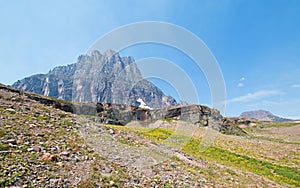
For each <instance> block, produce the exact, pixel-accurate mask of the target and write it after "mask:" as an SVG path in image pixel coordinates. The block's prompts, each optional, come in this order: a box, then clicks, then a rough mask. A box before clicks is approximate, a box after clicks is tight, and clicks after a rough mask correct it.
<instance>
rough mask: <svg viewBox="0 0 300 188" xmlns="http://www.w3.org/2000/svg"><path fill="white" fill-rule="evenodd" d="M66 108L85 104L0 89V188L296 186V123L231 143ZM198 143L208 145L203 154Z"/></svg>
mask: <svg viewBox="0 0 300 188" xmlns="http://www.w3.org/2000/svg"><path fill="white" fill-rule="evenodd" d="M70 105H72V106H75V108H77V109H78V108H79V107H80V109H82V107H84V109H89V108H88V106H89V105H90V104H81V103H73V104H72V103H70V102H67V101H62V100H57V99H54V98H50V97H45V96H39V95H37V94H33V93H29V92H24V91H20V90H17V89H13V88H10V87H6V86H4V85H0V116H1V117H0V119H1V123H0V157H1V160H0V186H1V187H3V186H9V185H14V186H21V187H22V186H23V187H55V186H56V187H299V186H300V175H299V174H300V171H299V166H300V161H299V155H300V153H299V151H300V147H299V144H300V140H299V138H300V135H299V128H300V126H299V125H298V124H293V123H289V124H287V123H275V124H269V125H265V124H259V125H258V124H257V126H254V127H249V128H245V129H244V131H245V132H247V134H241V135H240V136H234V135H225V134H220V133H218V132H216V131H215V130H212V129H207V128H206V127H204V126H199V125H198V124H197V123H196V124H194V123H192V122H188V121H183V120H184V119H180V118H181V117H179V118H178V117H177V116H174V118H165V119H160V120H159V119H158V120H156V121H153V122H152V123H150V124H147V125H148V126H142V125H143V124H142V123H141V122H142V121H131V122H130V123H128V124H127V125H126V126H118V125H110V124H107V122H104V123H102V122H101V121H99V118H100V116H98V115H97V116H96V115H95V114H94V115H88V114H80V113H79V114H78V113H77V114H74V108H69V106H70ZM111 109H112V108H111ZM175 109H177V108H175ZM96 110H97V109H96ZM176 111H177V110H175V111H173V113H175V112H176ZM70 112H73V113H70ZM77 112H78V111H77ZM84 112H89V110H84ZM102 112H105V111H102ZM146 114H147V113H146ZM102 115H103V114H102ZM190 117H192V116H190ZM224 125H226V126H227V127H231V125H230V124H224ZM190 130H193V132H192V134H189V133H188V132H189V131H190ZM207 135H210V136H209V137H207ZM202 138H210V139H214V140H212V142H211V145H209V146H210V147H204V149H203V147H202V146H203V143H207V142H205V141H204V140H203V139H202ZM201 148H202V149H201Z"/></svg>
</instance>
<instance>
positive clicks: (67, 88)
mask: <svg viewBox="0 0 300 188" xmlns="http://www.w3.org/2000/svg"><path fill="white" fill-rule="evenodd" d="M12 86H13V87H15V88H18V89H23V90H26V91H30V92H34V93H37V94H41V95H45V96H51V97H55V98H58V99H64V100H68V101H73V102H105V103H118V104H127V105H134V104H135V102H136V100H137V99H138V98H141V99H142V100H143V101H144V102H145V103H146V104H147V105H148V106H150V107H151V108H161V107H165V106H174V105H177V103H176V101H175V99H173V98H172V97H170V96H166V95H164V93H163V92H162V91H161V90H160V89H159V88H157V87H156V86H155V85H154V84H152V83H151V82H149V81H147V80H145V79H143V77H142V75H141V73H140V70H139V69H138V68H137V66H136V64H135V62H134V58H133V57H120V56H119V54H118V53H116V52H114V51H112V50H107V51H106V52H104V53H103V54H101V53H100V52H99V51H93V52H91V53H89V54H87V55H81V56H79V57H78V59H77V62H76V63H74V64H70V65H67V66H59V67H55V68H54V69H53V70H50V71H49V72H48V73H47V74H37V75H33V76H30V77H27V78H24V79H22V80H18V81H17V82H15V83H14V84H13V85H12Z"/></svg>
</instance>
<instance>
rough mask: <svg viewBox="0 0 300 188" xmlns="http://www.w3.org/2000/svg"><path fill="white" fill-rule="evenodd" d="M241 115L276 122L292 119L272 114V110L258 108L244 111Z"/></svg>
mask: <svg viewBox="0 0 300 188" xmlns="http://www.w3.org/2000/svg"><path fill="white" fill-rule="evenodd" d="M240 117H245V118H254V119H258V120H265V121H276V122H286V121H291V119H286V118H282V117H278V116H276V115H274V114H272V113H271V112H269V111H265V110H256V111H248V112H243V113H242V114H241V115H240Z"/></svg>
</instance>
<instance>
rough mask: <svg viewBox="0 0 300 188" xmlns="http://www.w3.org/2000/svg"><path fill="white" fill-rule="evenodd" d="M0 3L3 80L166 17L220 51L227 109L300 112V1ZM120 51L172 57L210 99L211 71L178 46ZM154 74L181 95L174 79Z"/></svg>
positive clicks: (0, 73)
mask: <svg viewBox="0 0 300 188" xmlns="http://www.w3.org/2000/svg"><path fill="white" fill-rule="evenodd" d="M0 5H1V6H0V23H1V25H0V44H1V45H0V57H1V60H0V62H1V69H0V82H1V83H4V84H12V83H13V82H14V81H16V80H18V79H22V78H24V77H26V76H29V75H32V74H36V73H47V72H48V71H49V70H50V69H51V68H53V67H55V66H57V65H65V64H69V63H72V62H74V61H76V59H77V57H78V55H80V54H83V53H85V52H86V51H87V49H88V48H89V47H90V46H91V45H92V44H93V43H94V42H95V41H96V40H97V39H98V38H99V37H101V36H103V35H104V34H105V33H107V32H110V31H111V30H113V29H115V28H117V27H120V26H122V25H125V24H130V23H134V22H141V21H163V22H169V23H173V24H176V25H179V26H181V27H184V28H186V29H187V30H189V31H191V32H193V33H194V34H196V35H197V36H198V37H199V38H200V39H202V40H203V42H204V43H205V44H206V45H207V46H208V48H209V49H210V50H211V52H212V53H213V54H214V56H215V58H216V59H217V61H218V63H219V65H220V67H221V70H222V72H223V76H224V79H225V83H226V90H227V110H226V114H227V115H230V116H232V115H239V114H240V113H241V112H243V111H246V110H255V109H265V110H270V111H271V112H273V113H275V114H278V115H281V116H285V117H293V118H300V98H299V96H300V1H299V0H264V1H261V0H215V1H214V0H207V1H200V0H195V1H191V0H190V1H175V0H169V1H163V0H150V1H145V0H143V1H138V0H137V1H131V0H127V1H121V0H119V1H111V0H107V1H100V0H95V1H92V0H85V1H83V0H82V1H80V0H68V1H60V0H57V1H54V0H52V1H39V0H36V1H33V0H27V1H25V0H24V1H22V0H18V1H17V0H15V1H14V0H12V1H1V2H0ZM121 54H122V55H126V56H129V55H132V56H134V57H135V59H136V60H138V59H140V58H145V57H162V58H165V59H169V60H170V61H172V62H174V63H176V64H177V65H179V66H180V67H182V69H184V70H186V71H189V73H188V75H189V76H190V77H191V79H192V80H193V82H194V84H195V86H196V87H197V91H198V93H200V97H199V98H200V99H199V100H200V102H201V103H203V104H208V105H209V104H210V103H211V97H210V91H209V86H208V84H207V82H206V80H205V76H204V75H203V74H202V73H201V71H196V70H194V71H193V69H192V68H186V67H188V66H187V65H188V64H189V63H190V61H191V60H190V59H188V58H187V57H186V56H185V55H183V54H182V53H180V52H178V51H176V50H175V49H171V48H169V47H167V46H160V45H153V44H144V45H143V44H141V45H137V46H133V47H130V48H128V49H126V50H124V51H122V52H121ZM185 66H186V67H185ZM152 81H154V82H155V83H156V84H157V85H158V86H160V87H162V89H163V90H164V91H165V92H166V93H168V94H171V95H176V94H174V90H172V89H170V88H169V87H167V84H165V83H160V82H158V81H157V80H152ZM175 97H178V96H175ZM185 100H187V101H188V99H185Z"/></svg>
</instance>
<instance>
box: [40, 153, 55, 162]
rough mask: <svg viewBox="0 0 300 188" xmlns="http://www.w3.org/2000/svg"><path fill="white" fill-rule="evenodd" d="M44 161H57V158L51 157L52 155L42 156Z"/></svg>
mask: <svg viewBox="0 0 300 188" xmlns="http://www.w3.org/2000/svg"><path fill="white" fill-rule="evenodd" d="M42 160H44V161H56V160H57V158H56V156H55V155H51V154H50V153H45V154H44V155H43V156H42Z"/></svg>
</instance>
